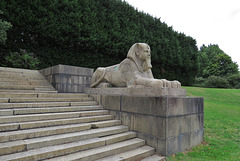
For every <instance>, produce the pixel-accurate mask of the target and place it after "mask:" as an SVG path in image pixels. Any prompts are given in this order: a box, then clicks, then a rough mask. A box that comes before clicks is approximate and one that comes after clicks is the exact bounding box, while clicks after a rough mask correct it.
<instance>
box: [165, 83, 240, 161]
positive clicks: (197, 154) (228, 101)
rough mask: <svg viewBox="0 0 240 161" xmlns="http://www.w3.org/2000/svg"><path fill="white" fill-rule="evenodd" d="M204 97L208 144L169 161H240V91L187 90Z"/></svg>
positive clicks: (189, 92) (205, 136) (194, 88)
mask: <svg viewBox="0 0 240 161" xmlns="http://www.w3.org/2000/svg"><path fill="white" fill-rule="evenodd" d="M183 88H185V89H187V95H188V96H198V97H204V140H205V141H204V142H203V143H202V144H201V145H199V146H197V147H194V148H193V149H191V150H190V151H187V152H184V153H179V154H176V156H172V157H168V158H167V160H194V161H195V160H204V161H205V160H228V161H229V160H230V161H235V160H240V89H216V88H197V87H183Z"/></svg>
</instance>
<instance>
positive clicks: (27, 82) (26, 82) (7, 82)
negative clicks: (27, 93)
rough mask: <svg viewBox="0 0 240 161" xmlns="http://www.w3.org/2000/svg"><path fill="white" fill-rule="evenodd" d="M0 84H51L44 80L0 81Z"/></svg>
mask: <svg viewBox="0 0 240 161" xmlns="http://www.w3.org/2000/svg"><path fill="white" fill-rule="evenodd" d="M0 85H5V86H9V85H32V86H51V84H50V83H48V82H45V81H39V82H30V81H0Z"/></svg>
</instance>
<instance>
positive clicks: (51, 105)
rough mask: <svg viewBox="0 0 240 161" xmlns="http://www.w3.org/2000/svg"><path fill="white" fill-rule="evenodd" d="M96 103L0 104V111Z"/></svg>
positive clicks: (92, 103)
mask: <svg viewBox="0 0 240 161" xmlns="http://www.w3.org/2000/svg"><path fill="white" fill-rule="evenodd" d="M97 104H98V103H97V102H96V101H84V102H38V103H35V102H34V103H1V104H0V108H1V109H13V108H35V107H64V106H91V105H97Z"/></svg>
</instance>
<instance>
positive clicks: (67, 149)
mask: <svg viewBox="0 0 240 161" xmlns="http://www.w3.org/2000/svg"><path fill="white" fill-rule="evenodd" d="M107 141H108V140H107V139H104V138H93V139H87V140H84V141H78V142H74V143H69V144H65V145H56V146H50V147H47V148H40V149H34V150H29V151H28V152H20V153H16V154H10V155H6V156H2V157H0V160H2V161H4V160H14V159H19V160H24V161H32V160H43V159H48V158H53V157H56V156H59V155H65V156H63V157H64V159H65V160H69V161H70V160H73V159H74V158H76V157H79V158H77V159H80V157H81V159H84V160H87V161H89V160H96V159H100V158H102V157H105V156H108V155H111V154H112V155H113V154H115V153H118V152H123V151H127V150H132V149H134V148H137V147H140V146H143V145H144V144H145V142H144V140H141V139H131V140H127V141H123V142H120V143H115V144H111V145H108V144H107ZM92 148H96V149H92ZM87 149H91V150H87ZM84 150H85V151H84ZM78 151H81V152H78ZM74 152H75V153H76V152H78V153H77V155H76V154H75V153H74ZM69 153H73V154H69ZM67 154H69V155H67ZM60 159H61V158H53V159H50V160H60ZM64 159H63V160H64Z"/></svg>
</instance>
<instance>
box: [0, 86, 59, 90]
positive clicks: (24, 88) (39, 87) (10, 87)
mask: <svg viewBox="0 0 240 161" xmlns="http://www.w3.org/2000/svg"><path fill="white" fill-rule="evenodd" d="M0 89H10V90H38V89H39V90H41V89H43V90H52V91H54V90H55V89H54V88H53V87H51V86H34V85H7V86H6V85H0Z"/></svg>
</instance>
